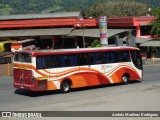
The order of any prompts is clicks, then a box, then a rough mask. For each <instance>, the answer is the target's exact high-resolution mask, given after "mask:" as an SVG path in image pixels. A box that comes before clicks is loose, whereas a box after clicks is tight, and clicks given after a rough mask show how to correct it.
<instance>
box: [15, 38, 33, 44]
mask: <svg viewBox="0 0 160 120" xmlns="http://www.w3.org/2000/svg"><path fill="white" fill-rule="evenodd" d="M34 40H35V39H26V40H22V41H18V42H17V43H25V42H30V41H34Z"/></svg>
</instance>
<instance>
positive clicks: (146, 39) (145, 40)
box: [136, 37, 153, 43]
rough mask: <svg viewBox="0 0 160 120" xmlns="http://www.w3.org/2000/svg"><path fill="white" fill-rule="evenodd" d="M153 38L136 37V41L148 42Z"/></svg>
mask: <svg viewBox="0 0 160 120" xmlns="http://www.w3.org/2000/svg"><path fill="white" fill-rule="evenodd" d="M152 39H153V38H137V37H136V43H144V42H147V41H149V40H152Z"/></svg>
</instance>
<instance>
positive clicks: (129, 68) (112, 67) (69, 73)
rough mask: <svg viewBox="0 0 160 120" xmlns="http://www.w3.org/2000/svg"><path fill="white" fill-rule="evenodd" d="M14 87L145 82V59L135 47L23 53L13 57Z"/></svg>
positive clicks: (63, 88) (39, 88) (41, 88)
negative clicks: (143, 60) (143, 65)
mask: <svg viewBox="0 0 160 120" xmlns="http://www.w3.org/2000/svg"><path fill="white" fill-rule="evenodd" d="M13 67H14V72H13V73H14V87H15V88H22V89H26V90H31V91H47V90H57V89H60V90H61V91H62V92H69V91H70V90H71V89H72V88H79V87H86V86H96V85H104V84H113V83H124V84H127V83H128V82H129V81H133V80H139V81H141V80H142V72H143V67H142V59H141V56H140V51H139V49H137V48H134V47H106V48H82V49H62V50H41V51H20V52H17V53H16V54H15V56H14V63H13Z"/></svg>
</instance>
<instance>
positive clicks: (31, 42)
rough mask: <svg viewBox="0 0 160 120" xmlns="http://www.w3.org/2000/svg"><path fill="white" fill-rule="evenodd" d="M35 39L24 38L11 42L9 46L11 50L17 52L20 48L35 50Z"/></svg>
mask: <svg viewBox="0 0 160 120" xmlns="http://www.w3.org/2000/svg"><path fill="white" fill-rule="evenodd" d="M35 49H36V46H35V39H25V40H22V41H18V42H13V43H12V46H11V51H12V52H17V51H21V50H35Z"/></svg>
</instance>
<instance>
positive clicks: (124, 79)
mask: <svg viewBox="0 0 160 120" xmlns="http://www.w3.org/2000/svg"><path fill="white" fill-rule="evenodd" d="M128 82H129V75H127V74H125V75H123V76H122V84H123V85H126V84H128Z"/></svg>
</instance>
